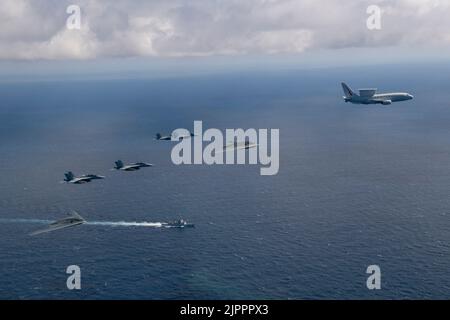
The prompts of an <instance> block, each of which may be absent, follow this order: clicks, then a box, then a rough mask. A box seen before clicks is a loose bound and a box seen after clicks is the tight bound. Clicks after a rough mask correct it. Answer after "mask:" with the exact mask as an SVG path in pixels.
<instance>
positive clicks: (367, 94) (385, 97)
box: [342, 82, 414, 106]
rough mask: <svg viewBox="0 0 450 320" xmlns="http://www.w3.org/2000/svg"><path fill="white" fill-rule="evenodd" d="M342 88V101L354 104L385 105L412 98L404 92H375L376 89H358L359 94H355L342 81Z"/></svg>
mask: <svg viewBox="0 0 450 320" xmlns="http://www.w3.org/2000/svg"><path fill="white" fill-rule="evenodd" d="M342 89H343V90H344V94H345V96H344V97H343V98H344V101H345V102H351V103H355V104H382V105H384V106H387V105H390V104H391V103H392V102H397V101H405V100H411V99H412V98H414V97H413V96H412V95H411V94H409V93H406V92H395V93H377V89H359V94H356V93H354V92H353V91H352V89H350V87H349V86H347V85H346V84H345V83H344V82H342Z"/></svg>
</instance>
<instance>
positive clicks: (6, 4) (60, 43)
mask: <svg viewBox="0 0 450 320" xmlns="http://www.w3.org/2000/svg"><path fill="white" fill-rule="evenodd" d="M70 4H77V5H79V6H80V7H81V10H82V28H81V30H67V29H66V27H65V26H66V19H67V17H68V14H67V13H66V8H67V6H69V5H70ZM372 4H376V5H379V6H380V7H381V8H382V12H383V15H382V29H381V30H379V31H369V30H367V28H366V23H365V21H366V19H367V14H366V8H367V7H368V6H369V5H372ZM449 13H450V0H368V1H365V0H351V1H345V2H344V1H340V0H279V1H276V0H246V1H242V0H216V1H212V0H191V1H188V0H172V1H166V0H158V1H148V0H147V1H145V0H135V1H125V0H102V1H95V0H74V1H67V0H0V21H1V25H0V59H8V60H9V59H11V60H14V59H19V60H21V59H22V60H23V59H24V60H30V59H31V60H32V59H91V58H99V57H114V56H161V57H165V56H207V55H219V54H220V55H238V54H249V53H261V54H276V53H299V52H304V51H307V50H311V49H334V48H346V47H376V46H378V47H382V46H395V45H408V46H413V47H414V46H418V47H425V46H428V45H431V46H438V47H439V46H449V45H450V36H449V34H450V33H449V30H450V19H448V16H449Z"/></svg>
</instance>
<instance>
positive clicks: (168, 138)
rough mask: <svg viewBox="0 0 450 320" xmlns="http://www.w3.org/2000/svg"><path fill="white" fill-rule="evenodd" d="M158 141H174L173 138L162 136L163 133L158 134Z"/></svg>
mask: <svg viewBox="0 0 450 320" xmlns="http://www.w3.org/2000/svg"><path fill="white" fill-rule="evenodd" d="M155 139H156V140H172V136H162V135H161V133H157V134H156V137H155Z"/></svg>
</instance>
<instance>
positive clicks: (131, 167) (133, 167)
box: [114, 160, 153, 171]
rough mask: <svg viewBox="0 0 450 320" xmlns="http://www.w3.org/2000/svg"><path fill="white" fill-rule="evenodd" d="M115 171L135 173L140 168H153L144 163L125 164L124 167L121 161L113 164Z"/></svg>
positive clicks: (149, 164)
mask: <svg viewBox="0 0 450 320" xmlns="http://www.w3.org/2000/svg"><path fill="white" fill-rule="evenodd" d="M115 164H116V165H115V167H114V169H115V170H122V171H136V170H140V169H141V168H146V167H153V165H152V164H151V163H144V162H136V163H132V164H127V165H124V164H123V162H122V160H117V161H116V162H115Z"/></svg>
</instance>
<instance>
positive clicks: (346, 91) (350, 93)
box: [341, 82, 357, 98]
mask: <svg viewBox="0 0 450 320" xmlns="http://www.w3.org/2000/svg"><path fill="white" fill-rule="evenodd" d="M341 84H342V89H343V90H344V94H345V97H346V98H351V97H353V96H356V95H357V94H356V93H354V92H353V91H352V89H350V87H349V86H348V85H347V84H345V83H344V82H342V83H341Z"/></svg>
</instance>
